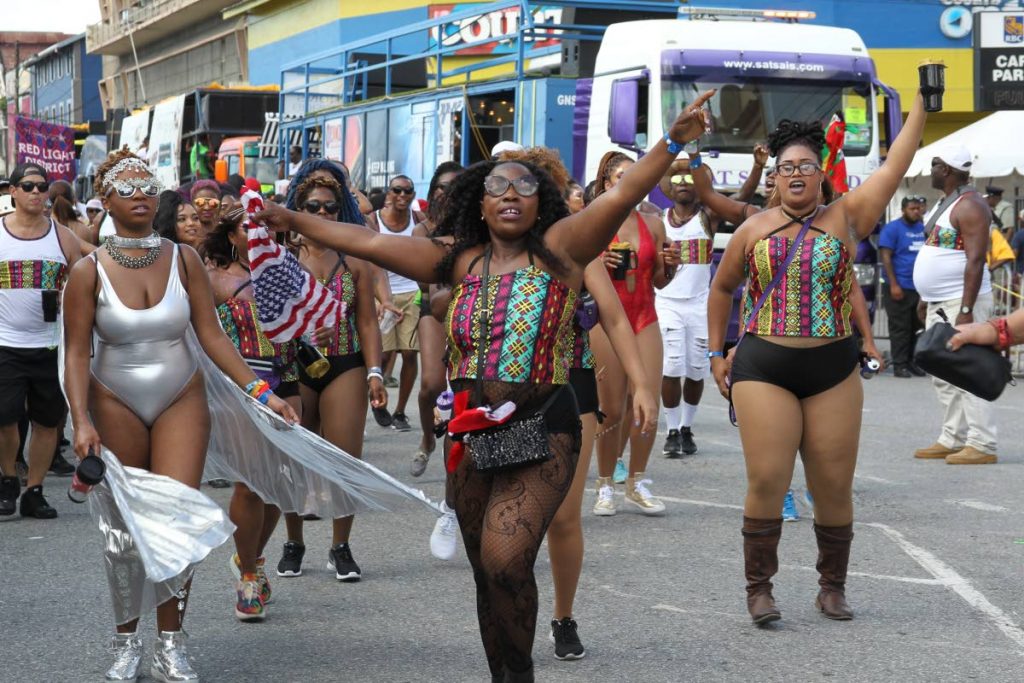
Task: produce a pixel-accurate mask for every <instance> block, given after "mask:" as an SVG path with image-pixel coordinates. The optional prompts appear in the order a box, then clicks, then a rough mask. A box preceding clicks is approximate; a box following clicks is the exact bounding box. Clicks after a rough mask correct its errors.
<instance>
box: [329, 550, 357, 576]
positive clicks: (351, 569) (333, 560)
mask: <svg viewBox="0 0 1024 683" xmlns="http://www.w3.org/2000/svg"><path fill="white" fill-rule="evenodd" d="M327 557H328V559H327V568H328V569H333V570H334V578H336V579H337V580H338V581H358V580H359V579H360V578H362V574H360V573H359V565H358V564H356V561H355V560H353V559H352V549H351V548H349V547H348V543H339V544H338V545H336V546H334V547H333V548H331V552H329V553H328V554H327Z"/></svg>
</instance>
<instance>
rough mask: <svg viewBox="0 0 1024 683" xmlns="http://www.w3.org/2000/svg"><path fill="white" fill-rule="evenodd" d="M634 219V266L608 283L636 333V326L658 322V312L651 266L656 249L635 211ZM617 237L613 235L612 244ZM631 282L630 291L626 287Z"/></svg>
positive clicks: (616, 240) (640, 328) (655, 260)
mask: <svg viewBox="0 0 1024 683" xmlns="http://www.w3.org/2000/svg"><path fill="white" fill-rule="evenodd" d="M636 223H637V233H638V234H639V237H640V244H639V248H638V249H637V250H636V268H634V269H632V270H629V271H627V273H626V279H625V280H612V284H613V285H614V286H615V291H616V292H618V294H619V300H620V301H621V302H622V307H623V308H624V309H625V310H626V317H627V318H629V324H630V326H631V327H632V328H633V333H634V334H639V333H640V330H642V329H644V328H645V327H647V326H648V325H650V324H651V323H655V322H658V314H657V313H656V312H655V310H654V269H655V267H657V265H658V253H657V251H656V250H655V248H654V238H653V237H652V236H651V231H650V230H648V229H647V224H646V223H645V222H644V219H643V218H642V217H641V216H640V214H639V213H637V214H636ZM619 241H620V240H619V236H618V235H616V236H615V237H614V238H613V239H612V244H614V243H615V242H619ZM631 283H632V284H633V287H632V290H633V291H630V287H629V285H630V284H631Z"/></svg>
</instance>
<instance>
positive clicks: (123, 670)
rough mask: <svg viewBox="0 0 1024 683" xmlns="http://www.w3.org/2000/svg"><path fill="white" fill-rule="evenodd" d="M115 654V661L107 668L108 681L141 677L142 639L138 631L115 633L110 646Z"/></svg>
mask: <svg viewBox="0 0 1024 683" xmlns="http://www.w3.org/2000/svg"><path fill="white" fill-rule="evenodd" d="M108 650H109V651H110V653H111V654H113V655H114V663H113V664H112V665H111V666H110V668H109V669H107V680H108V681H134V680H136V679H137V678H138V677H139V665H141V664H142V641H141V640H140V639H139V633H138V631H136V632H134V633H115V634H114V637H113V638H111V639H110V647H109V648H108Z"/></svg>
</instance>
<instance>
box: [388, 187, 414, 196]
mask: <svg viewBox="0 0 1024 683" xmlns="http://www.w3.org/2000/svg"><path fill="white" fill-rule="evenodd" d="M388 192H394V193H395V194H408V195H414V194H416V190H414V189H413V188H411V187H389V188H388Z"/></svg>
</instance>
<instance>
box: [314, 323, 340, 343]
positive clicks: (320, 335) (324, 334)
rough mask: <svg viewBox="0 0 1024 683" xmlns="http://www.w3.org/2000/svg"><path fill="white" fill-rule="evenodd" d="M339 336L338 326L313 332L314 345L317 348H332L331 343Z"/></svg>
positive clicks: (321, 328)
mask: <svg viewBox="0 0 1024 683" xmlns="http://www.w3.org/2000/svg"><path fill="white" fill-rule="evenodd" d="M337 336H338V326H337V325H333V326H331V327H320V328H317V329H316V330H314V331H313V335H312V337H313V344H314V345H315V346H330V344H331V342H333V341H334V340H335V338H337Z"/></svg>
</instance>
